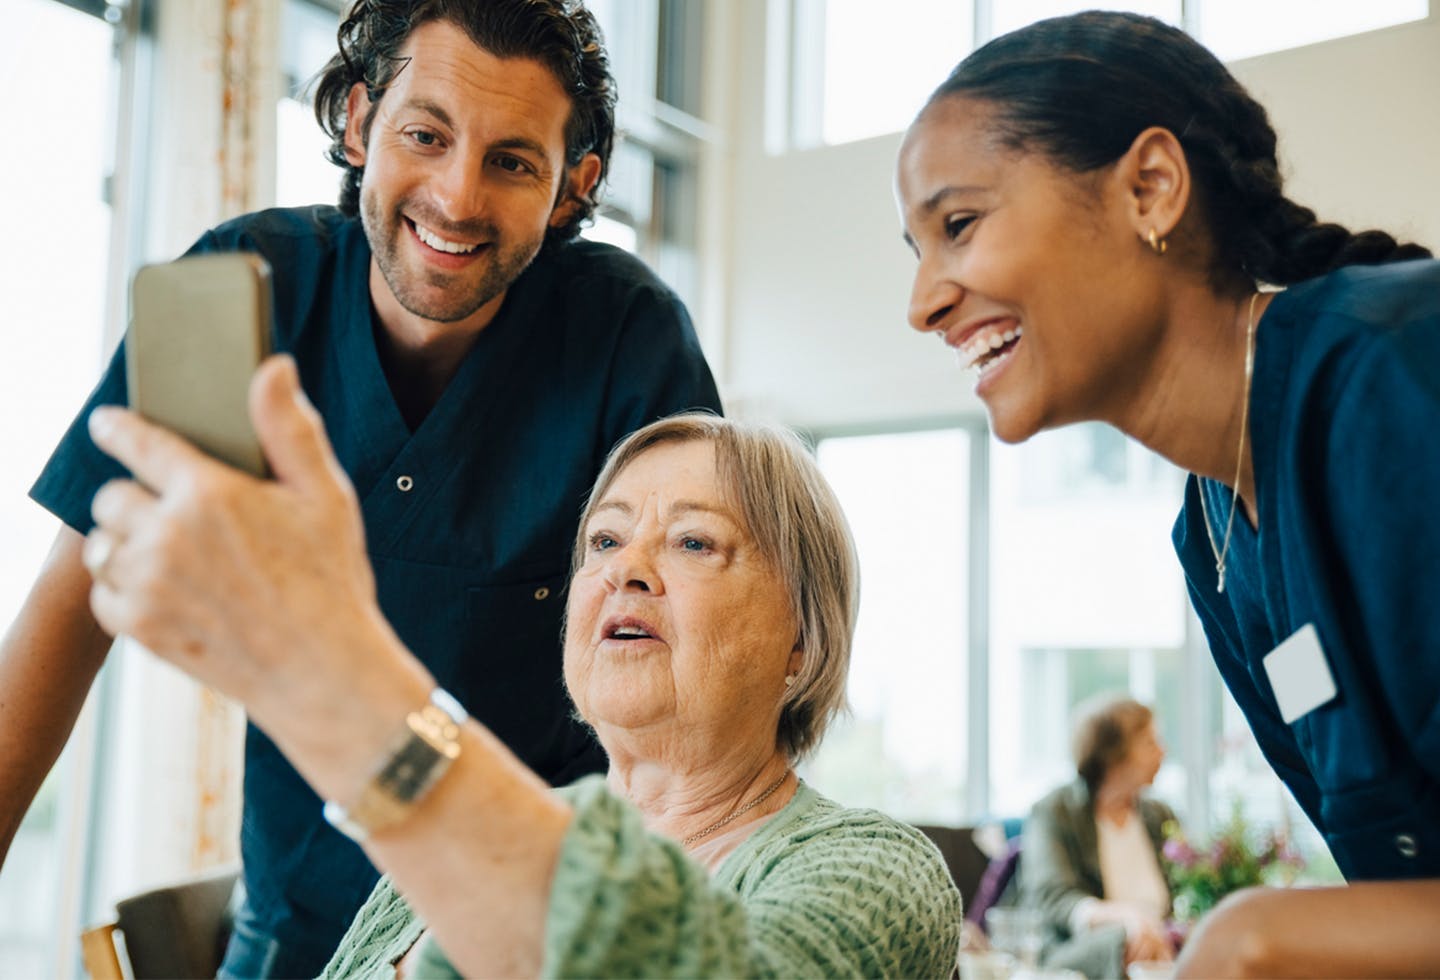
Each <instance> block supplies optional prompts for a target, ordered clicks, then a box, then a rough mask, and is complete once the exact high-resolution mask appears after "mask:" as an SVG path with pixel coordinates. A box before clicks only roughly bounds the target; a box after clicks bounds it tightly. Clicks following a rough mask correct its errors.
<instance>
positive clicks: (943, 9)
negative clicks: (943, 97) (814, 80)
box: [797, 0, 974, 143]
mask: <svg viewBox="0 0 1440 980" xmlns="http://www.w3.org/2000/svg"><path fill="white" fill-rule="evenodd" d="M806 8H809V9H811V10H812V11H814V13H813V14H812V16H815V17H817V19H819V20H823V24H824V38H825V50H824V83H823V92H824V95H823V106H824V108H823V112H822V122H821V126H820V135H821V139H822V140H823V142H825V143H846V142H849V141H851V140H859V139H865V138H867V137H870V136H879V135H881V134H882V133H894V132H899V131H900V130H902V129H904V128H905V127H906V126H908V125H909V124H910V120H911V119H913V118H914V116H915V113H916V112H918V111H919V109H920V106H921V105H923V104H924V102H925V98H926V96H928V95H929V94H930V93H931V92H933V91H934V90H935V87H936V86H937V85H939V84H940V83H941V82H942V81H944V80H945V76H946V75H947V74H948V73H949V72H950V69H952V68H954V67H955V65H956V64H958V63H959V61H960V59H961V58H963V57H964V56H965V55H966V54H968V53H969V51H970V48H971V46H972V45H973V43H974V13H973V12H972V10H971V7H970V4H968V3H962V2H958V0H890V2H887V3H883V4H879V3H875V2H874V0H826V2H823V3H815V4H807V5H803V6H802V8H801V9H802V10H803V9H806ZM810 29H811V27H810V26H809V25H805V24H801V25H798V26H797V31H798V32H799V33H801V34H804V33H805V32H806V31H808V30H810Z"/></svg>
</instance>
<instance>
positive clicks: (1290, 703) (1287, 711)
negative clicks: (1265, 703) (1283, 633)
mask: <svg viewBox="0 0 1440 980" xmlns="http://www.w3.org/2000/svg"><path fill="white" fill-rule="evenodd" d="M1264 663H1265V673H1266V674H1267V675H1269V677H1270V687H1271V689H1272V690H1274V692H1275V700H1276V702H1277V703H1278V704H1279V705H1280V717H1282V718H1284V719H1285V724H1287V725H1289V724H1291V723H1292V722H1294V721H1295V719H1296V718H1299V717H1301V716H1303V715H1308V714H1309V713H1310V712H1312V711H1314V710H1315V709H1316V708H1318V707H1320V706H1321V705H1322V704H1327V703H1329V702H1330V701H1332V700H1334V698H1335V694H1336V689H1335V678H1334V676H1333V675H1331V673H1330V665H1329V664H1328V663H1326V662H1325V651H1324V650H1322V649H1320V635H1319V634H1318V633H1316V632H1315V624H1313V623H1306V624H1305V625H1304V626H1302V627H1300V628H1299V629H1298V630H1296V631H1295V632H1294V634H1293V635H1291V637H1290V638H1289V639H1288V640H1286V641H1285V642H1283V643H1281V644H1280V645H1279V646H1278V647H1276V648H1275V649H1274V650H1271V651H1270V652H1269V653H1268V654H1266V655H1265V660H1264Z"/></svg>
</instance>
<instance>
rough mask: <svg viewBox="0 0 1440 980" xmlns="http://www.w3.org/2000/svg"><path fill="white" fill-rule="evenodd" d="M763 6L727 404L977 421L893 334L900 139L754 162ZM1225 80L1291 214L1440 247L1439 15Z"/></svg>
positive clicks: (959, 386) (737, 193)
mask: <svg viewBox="0 0 1440 980" xmlns="http://www.w3.org/2000/svg"><path fill="white" fill-rule="evenodd" d="M765 6H766V3H765V0H737V2H736V3H735V8H734V14H733V16H734V17H736V18H737V26H736V36H737V37H739V38H742V39H743V40H742V41H741V42H740V44H739V45H738V50H737V52H736V55H735V62H734V63H735V67H736V72H735V75H734V76H733V77H734V78H735V80H736V81H735V85H736V88H735V99H734V103H735V104H734V107H733V111H732V114H731V116H730V119H729V120H728V123H729V125H728V126H727V127H726V128H727V131H728V133H729V134H730V140H731V146H732V153H731V154H730V159H731V160H732V161H733V165H734V173H733V182H732V184H731V189H732V192H733V206H732V208H731V212H732V214H733V216H734V218H733V220H734V225H733V228H732V229H731V238H730V247H731V249H732V251H731V253H730V255H729V262H728V295H727V302H726V303H725V308H726V311H727V314H728V323H727V327H728V329H727V331H726V346H725V356H724V359H723V367H722V368H721V371H722V374H723V376H724V380H725V388H726V397H727V403H728V404H730V405H731V406H732V409H733V410H738V411H740V412H751V413H755V414H761V415H766V416H770V417H775V418H779V419H782V420H784V421H787V422H790V423H791V424H796V425H802V426H810V427H826V426H829V427H833V426H848V425H874V424H877V423H884V422H887V421H905V420H913V419H920V418H928V417H936V416H946V415H955V414H962V413H974V412H979V411H980V407H979V404H978V402H976V401H975V400H974V398H973V396H972V395H971V394H970V387H971V381H970V380H969V378H968V377H967V376H966V375H965V374H963V373H962V372H961V371H960V370H959V369H958V368H957V366H956V364H955V362H954V359H953V357H952V356H951V355H950V354H949V353H948V352H946V351H943V350H942V348H941V347H940V346H939V344H938V342H937V341H936V340H935V339H934V338H933V337H928V336H920V335H918V334H916V333H915V332H914V331H912V330H910V329H909V327H908V326H907V325H906V323H905V308H906V304H907V302H908V297H909V288H910V275H911V272H912V267H913V262H914V260H913V258H912V257H911V255H910V252H909V250H908V249H906V248H905V247H904V245H903V244H902V243H901V240H900V226H899V219H898V218H897V216H896V210H895V204H894V199H893V194H892V190H891V183H892V173H891V171H892V167H893V164H894V159H895V155H896V153H897V151H898V149H899V144H900V136H899V134H895V135H892V136H885V137H880V138H876V139H872V140H866V141H863V142H859V143H853V144H848V145H843V146H836V147H827V148H822V149H817V150H809V151H803V152H797V153H790V154H786V155H783V156H769V155H767V154H766V153H765V150H764V145H765V141H764V124H765V104H764V96H765V63H766V58H765V48H764V37H765V33H764V31H765ZM956 54H957V60H958V58H959V56H960V54H962V52H959V51H957V52H956ZM1235 72H1236V74H1237V75H1238V76H1239V77H1240V79H1241V81H1242V82H1244V83H1245V84H1246V85H1248V86H1249V87H1250V88H1251V90H1252V91H1253V93H1254V94H1255V95H1256V96H1257V97H1258V98H1259V100H1260V101H1261V103H1262V104H1264V105H1265V106H1267V108H1268V109H1269V110H1270V113H1271V119H1272V122H1273V123H1274V124H1275V127H1276V129H1277V130H1278V132H1279V133H1280V139H1281V158H1282V164H1284V165H1286V172H1287V173H1288V174H1290V175H1291V184H1290V191H1291V196H1292V197H1293V198H1294V199H1296V200H1298V201H1300V202H1302V203H1305V204H1307V205H1308V206H1310V207H1313V208H1315V209H1316V211H1318V212H1319V213H1320V214H1321V216H1322V217H1327V218H1331V219H1333V220H1340V221H1343V222H1346V223H1350V224H1354V225H1366V226H1378V227H1382V228H1385V229H1387V230H1390V231H1392V232H1396V233H1408V234H1409V235H1410V236H1412V237H1413V238H1414V239H1416V240H1419V241H1421V242H1422V243H1424V244H1427V245H1430V246H1431V247H1437V246H1440V179H1437V172H1440V167H1437V161H1440V109H1437V107H1436V102H1435V97H1436V93H1440V16H1437V15H1434V14H1432V16H1431V18H1430V19H1429V20H1426V21H1421V22H1417V23H1415V24H1409V25H1402V26H1400V27H1394V28H1388V29H1386V30H1381V31H1376V32H1372V33H1370V34H1365V35H1359V36H1356V37H1351V38H1344V39H1341V40H1338V41H1331V42H1326V43H1323V44H1317V45H1313V46H1310V47H1307V48H1301V49H1295V50H1291V51H1285V52H1280V53H1278V54H1274V55H1268V56H1265V57H1260V58H1254V59H1250V60H1248V61H1243V62H1238V63H1237V64H1236V65H1235ZM936 81H937V83H938V82H939V79H937V80H936ZM916 108H917V109H918V108H919V107H918V106H917V107H916Z"/></svg>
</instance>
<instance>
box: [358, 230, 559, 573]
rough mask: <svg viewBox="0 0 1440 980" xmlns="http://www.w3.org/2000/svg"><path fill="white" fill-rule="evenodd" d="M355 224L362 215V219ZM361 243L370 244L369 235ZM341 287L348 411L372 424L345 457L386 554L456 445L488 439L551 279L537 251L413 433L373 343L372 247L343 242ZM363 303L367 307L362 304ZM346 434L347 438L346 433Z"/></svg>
mask: <svg viewBox="0 0 1440 980" xmlns="http://www.w3.org/2000/svg"><path fill="white" fill-rule="evenodd" d="M357 230H358V223H357ZM360 242H361V244H362V245H363V244H364V238H363V235H362V236H361V237H360ZM345 252H346V254H345V256H344V258H343V259H342V261H343V263H344V265H345V268H344V270H343V273H342V275H341V276H339V277H338V279H339V280H341V282H340V283H339V284H337V285H338V287H339V290H341V292H340V295H348V296H351V297H354V298H355V300H354V302H355V303H356V305H357V307H359V308H357V309H355V310H353V313H354V315H353V316H351V317H347V318H346V322H348V323H350V324H352V327H351V328H350V329H346V330H344V331H343V332H342V335H341V336H340V337H337V338H335V341H336V343H335V345H334V348H333V349H334V352H335V354H334V356H335V357H336V359H337V360H338V362H339V366H340V367H341V372H340V376H341V377H346V378H350V379H353V382H354V383H347V384H345V385H344V395H343V397H344V398H345V400H346V401H347V402H348V403H349V404H348V407H347V415H348V416H349V417H350V418H355V419H365V420H366V428H365V431H364V433H363V434H359V438H358V439H356V440H355V441H354V442H353V443H352V444H351V445H352V449H353V450H354V451H358V454H359V458H344V457H342V459H341V462H342V463H343V464H344V465H345V467H346V469H347V470H349V471H350V472H351V473H352V474H353V475H354V477H355V484H356V490H357V492H358V494H359V496H360V499H361V502H362V506H363V510H364V513H365V519H366V520H365V523H366V533H367V536H368V539H369V541H370V544H371V550H372V552H377V553H384V552H385V551H387V550H388V548H389V546H390V545H391V544H392V543H394V542H396V541H397V540H398V539H399V538H400V537H401V536H402V535H403V533H404V530H405V528H406V526H408V524H409V523H410V521H409V519H408V518H409V516H410V515H413V514H415V513H416V512H417V511H418V510H419V509H423V508H424V507H425V506H426V504H427V502H428V501H429V500H430V498H431V497H432V496H433V495H434V494H435V492H436V491H437V489H438V488H439V487H441V486H442V485H443V483H444V481H445V480H446V479H447V477H448V476H449V475H450V473H451V471H452V470H453V469H454V467H455V466H456V465H457V462H458V458H459V457H458V456H457V454H455V453H454V452H451V451H450V450H451V449H452V448H453V447H454V446H455V445H456V444H457V443H459V442H462V441H463V442H464V443H469V444H474V443H475V442H477V441H483V440H484V439H485V433H484V431H483V428H482V427H481V426H480V425H479V421H478V420H480V419H485V418H493V417H494V414H493V410H492V409H493V406H494V404H495V402H496V401H497V400H498V399H499V398H501V397H504V396H506V395H507V394H508V393H509V392H510V389H511V388H513V387H514V385H515V384H516V383H518V382H517V380H516V379H517V378H518V376H519V375H520V374H522V373H523V372H517V371H516V370H515V365H516V363H517V360H518V359H519V358H521V357H522V356H523V351H524V349H525V348H526V347H527V346H528V345H529V344H531V343H539V342H540V337H539V336H538V334H539V333H541V332H543V331H544V330H545V329H546V327H545V321H544V318H540V317H537V316H535V315H534V314H535V313H536V311H537V305H538V303H539V302H540V301H541V300H542V299H543V296H544V292H545V287H544V282H543V281H544V280H545V279H547V278H548V275H547V271H548V270H547V269H546V268H545V267H544V263H543V260H542V259H540V258H537V259H536V261H535V262H533V263H532V264H531V266H530V267H529V268H528V269H526V270H525V272H524V273H522V274H521V276H520V278H519V279H517V280H516V281H515V282H514V283H513V284H511V286H510V289H509V292H508V294H507V295H506V297H505V300H504V302H503V304H502V305H501V307H500V309H499V311H498V312H497V313H496V314H495V318H494V319H493V320H492V321H491V322H490V323H489V324H488V325H487V326H486V327H485V329H483V330H482V331H480V334H479V335H478V336H477V337H476V338H475V343H474V345H473V346H472V347H471V349H470V350H469V352H468V353H467V354H466V355H465V357H464V359H463V360H462V361H461V363H460V367H459V369H458V370H457V371H456V372H455V375H454V377H452V378H451V379H450V382H449V383H448V384H447V385H446V386H445V390H444V391H443V392H442V393H441V395H440V398H439V399H438V400H437V401H436V403H435V404H434V406H433V407H432V408H431V409H430V411H429V412H428V413H427V414H426V416H425V418H424V419H423V420H422V421H421V422H420V424H419V425H418V426H417V427H416V428H415V429H414V431H413V432H412V431H411V429H410V427H409V426H408V425H407V424H406V422H405V419H404V416H403V414H402V413H401V411H400V407H399V405H398V404H397V403H396V401H395V396H394V393H393V391H392V390H391V388H390V382H389V379H388V378H386V376H385V370H384V367H383V366H382V363H381V360H380V353H379V350H378V348H377V347H376V338H375V331H376V330H380V329H383V327H381V326H380V323H379V320H378V314H376V312H375V305H374V302H373V301H372V300H371V298H370V289H369V282H370V263H371V254H370V250H369V248H368V245H365V247H358V248H351V249H346V250H345ZM361 304H363V306H362V305H361ZM347 442H350V440H347Z"/></svg>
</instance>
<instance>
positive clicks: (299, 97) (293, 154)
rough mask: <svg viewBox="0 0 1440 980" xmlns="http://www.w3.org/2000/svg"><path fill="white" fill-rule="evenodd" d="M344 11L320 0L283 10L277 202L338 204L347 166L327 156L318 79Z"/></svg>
mask: <svg viewBox="0 0 1440 980" xmlns="http://www.w3.org/2000/svg"><path fill="white" fill-rule="evenodd" d="M339 26H340V15H339V14H338V13H337V12H336V11H335V10H334V9H333V5H332V4H329V3H324V2H320V0H285V5H284V6H283V7H281V9H280V70H281V73H282V76H283V78H282V83H283V88H282V90H281V91H282V94H281V97H280V103H279V105H278V106H276V110H275V203H276V205H278V206H279V207H298V206H302V205H307V204H334V203H335V202H336V201H338V200H339V199H340V175H341V170H340V168H339V167H337V166H335V164H333V163H331V162H330V161H329V160H328V159H327V158H326V156H325V154H326V152H327V151H328V150H329V149H330V140H329V138H328V137H326V136H325V134H324V133H323V132H322V131H321V129H320V127H319V125H318V124H317V123H316V122H315V110H314V93H313V92H312V91H311V89H312V87H313V86H312V84H311V83H312V82H313V80H314V78H315V75H316V73H317V72H319V71H320V69H321V68H323V67H324V66H325V63H326V62H327V61H329V60H330V56H331V55H332V54H334V53H335V31H336V29H337V28H338V27H339Z"/></svg>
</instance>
